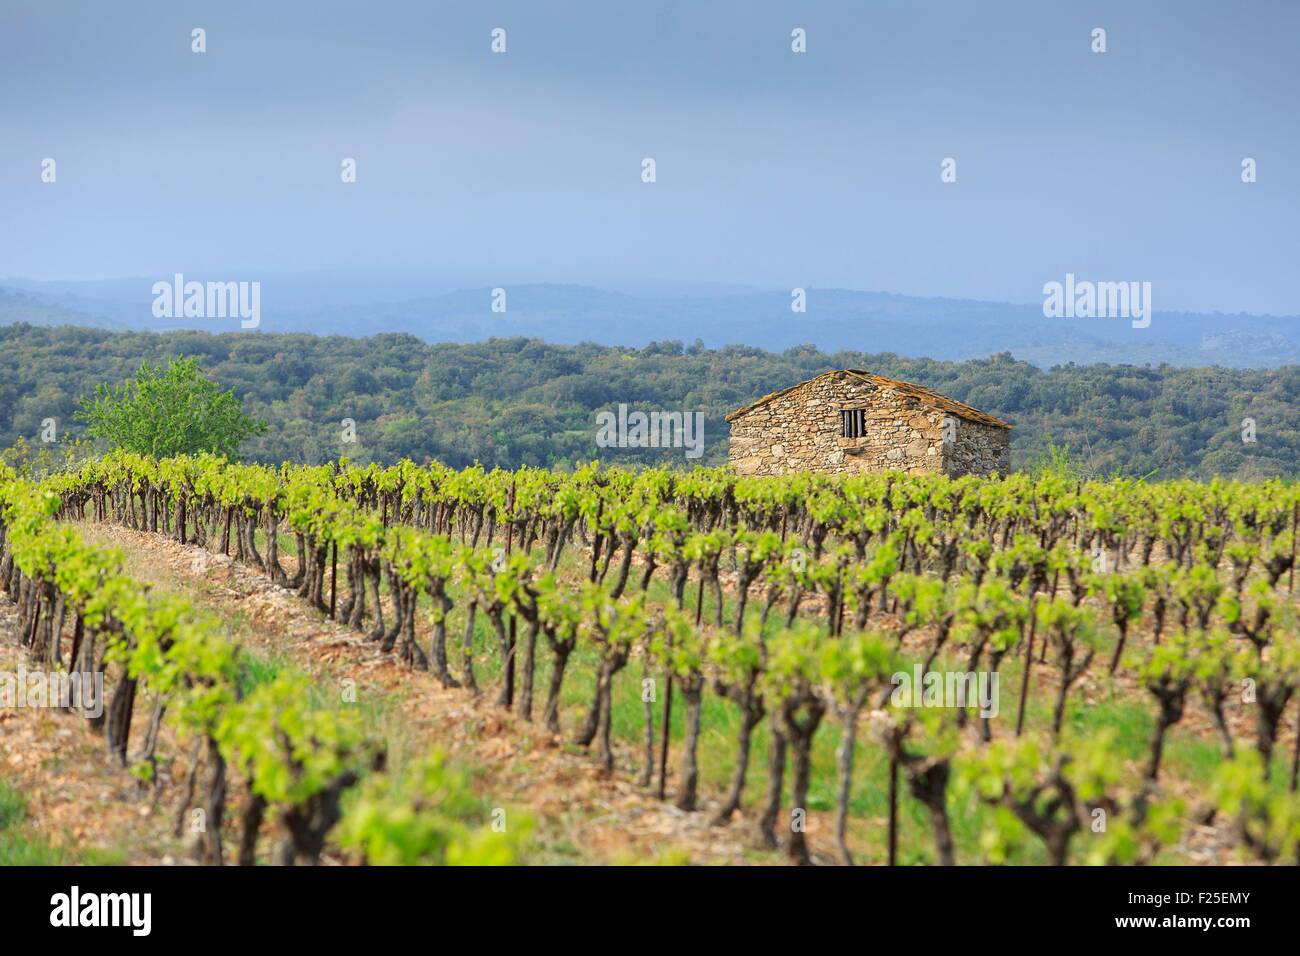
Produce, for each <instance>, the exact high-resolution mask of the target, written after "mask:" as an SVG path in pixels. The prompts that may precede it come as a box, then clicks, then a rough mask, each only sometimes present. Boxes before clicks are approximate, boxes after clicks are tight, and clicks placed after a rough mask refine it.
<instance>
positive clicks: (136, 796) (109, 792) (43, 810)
mask: <svg viewBox="0 0 1300 956" xmlns="http://www.w3.org/2000/svg"><path fill="white" fill-rule="evenodd" d="M17 627H18V615H17V614H16V613H15V610H14V606H13V605H12V604H10V603H9V602H8V600H3V599H0V635H4V638H5V639H4V640H0V672H3V673H5V674H7V675H13V677H14V679H15V680H17V679H19V678H20V677H24V675H25V674H29V673H30V672H31V671H32V670H33V669H34V667H35V665H34V664H32V662H31V661H30V659H29V656H28V653H27V651H26V650H25V649H24V648H21V647H19V646H18V644H17V640H16V637H15V635H16V632H17ZM15 693H16V692H15ZM17 702H18V701H17V699H15V701H14V703H15V704H16V703H17ZM0 780H3V781H4V782H5V783H6V784H8V785H9V786H11V787H13V788H14V789H15V790H17V791H18V792H19V793H20V794H21V795H22V797H23V798H24V801H25V803H26V805H27V819H26V821H25V824H24V829H26V830H29V831H30V832H31V833H33V834H35V835H38V836H39V837H40V838H41V839H42V840H43V841H44V842H45V843H47V844H48V845H49V846H50V847H52V848H53V849H54V850H55V851H56V852H57V853H58V855H59V859H60V860H61V861H64V862H74V863H75V862H88V863H129V864H134V863H173V862H180V861H181V860H182V859H183V858H184V854H183V853H182V849H181V842H180V841H179V840H177V839H175V838H173V837H172V835H171V826H170V820H169V814H168V811H167V808H166V806H165V805H160V804H158V803H157V802H155V801H154V800H153V799H151V796H150V793H149V790H148V788H146V787H144V786H143V785H142V784H140V783H139V781H137V780H136V779H135V778H134V777H132V776H131V775H130V774H129V773H128V772H127V771H126V769H125V768H123V767H122V766H121V764H119V763H117V762H116V761H114V760H111V759H110V758H109V756H108V754H107V752H106V750H105V747H104V739H103V737H101V736H99V735H97V734H96V733H94V732H93V731H92V730H91V729H90V727H89V725H88V724H87V722H86V720H85V718H83V717H81V716H80V715H78V714H73V713H70V712H68V711H63V710H55V709H51V708H49V707H43V706H23V707H18V706H14V707H2V708H0Z"/></svg>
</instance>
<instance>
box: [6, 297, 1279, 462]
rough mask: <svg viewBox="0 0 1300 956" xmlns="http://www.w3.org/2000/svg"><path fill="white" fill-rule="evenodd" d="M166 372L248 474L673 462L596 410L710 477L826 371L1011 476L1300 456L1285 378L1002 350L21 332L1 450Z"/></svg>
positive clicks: (12, 359)
mask: <svg viewBox="0 0 1300 956" xmlns="http://www.w3.org/2000/svg"><path fill="white" fill-rule="evenodd" d="M178 355H185V356H189V357H193V358H195V359H197V361H198V363H199V365H200V366H201V367H202V369H203V370H204V371H205V373H206V374H207V375H209V376H210V377H211V378H212V379H213V380H214V381H215V382H216V383H217V385H219V386H220V388H221V389H222V390H230V389H233V392H234V394H235V396H236V397H238V398H239V399H240V400H241V401H242V402H243V405H244V408H245V409H246V410H247V412H248V413H249V415H250V416H252V417H253V418H254V419H256V420H259V421H265V422H266V423H267V427H266V429H265V431H264V432H263V433H262V434H260V435H257V436H254V437H252V438H250V439H249V440H248V441H246V442H244V443H243V445H242V446H241V454H242V457H244V458H245V459H248V460H251V461H257V462H268V463H269V462H280V461H286V460H287V461H295V462H301V463H306V464H312V463H320V462H324V461H327V460H329V459H332V458H336V457H338V456H340V455H344V456H347V457H349V458H351V459H353V460H355V461H360V462H372V461H373V462H378V463H392V462H395V461H398V460H401V459H403V458H409V459H412V460H414V461H426V460H430V459H436V460H438V461H442V462H445V463H447V464H449V465H452V466H457V467H464V466H467V465H469V464H472V463H473V462H475V461H478V462H480V463H482V464H483V465H484V466H486V467H493V466H500V467H504V468H517V467H520V466H522V465H535V466H544V467H559V468H571V467H573V466H574V464H575V463H577V462H582V461H589V460H591V459H593V458H600V459H601V460H602V461H611V462H621V463H624V464H632V463H636V462H643V463H646V464H650V463H664V462H672V461H674V460H681V459H682V452H681V450H680V449H620V448H599V447H598V446H597V444H596V415H597V413H598V412H601V411H607V410H611V409H615V408H617V406H618V405H619V404H620V403H626V404H627V405H628V406H629V407H630V408H640V409H644V410H647V411H649V410H673V411H690V412H696V411H699V412H703V413H704V422H705V426H704V427H705V438H704V456H703V458H702V459H701V460H700V461H698V462H690V463H688V462H686V461H684V460H681V464H683V465H686V464H695V463H703V464H721V463H723V462H725V461H726V456H727V434H728V427H727V425H726V422H725V420H724V416H725V415H726V414H727V413H728V412H729V411H731V410H733V409H735V408H738V407H740V406H742V405H745V404H747V403H749V402H752V401H753V400H754V399H756V398H758V397H759V396H761V395H764V394H766V393H768V392H770V391H773V390H776V389H779V388H783V387H785V386H788V385H792V384H794V383H796V382H799V381H803V380H805V379H807V378H811V377H812V376H814V375H816V374H818V373H820V372H823V371H826V370H828V369H832V368H863V369H868V370H870V371H873V372H876V373H879V374H882V375H886V376H890V377H893V378H900V379H904V380H906V381H910V382H915V383H917V384H921V385H925V386H927V387H930V388H933V389H935V390H937V391H939V392H941V393H943V394H945V395H949V396H951V397H953V398H955V399H958V400H959V401H963V402H966V403H968V404H970V405H973V406H974V407H976V408H979V409H980V410H982V411H986V412H989V413H990V414H993V415H997V416H998V417H1001V418H1004V419H1006V420H1008V421H1011V422H1012V423H1013V424H1014V426H1015V429H1014V431H1013V434H1012V458H1013V462H1014V463H1015V465H1016V466H1017V467H1027V466H1029V465H1031V464H1032V463H1034V462H1037V461H1040V460H1042V459H1043V458H1044V456H1045V455H1046V454H1047V453H1048V450H1049V448H1050V447H1052V446H1057V447H1061V446H1068V447H1069V449H1070V453H1071V457H1072V458H1073V460H1074V461H1075V462H1077V463H1078V465H1079V467H1080V468H1081V470H1082V471H1083V472H1084V474H1085V475H1088V476H1098V477H1106V476H1115V475H1126V476H1132V477H1143V476H1155V477H1160V478H1173V477H1195V478H1209V477H1213V476H1216V475H1220V476H1224V477H1234V478H1242V479H1251V478H1259V477H1266V476H1275V475H1276V476H1284V477H1286V476H1293V475H1294V474H1295V473H1296V461H1297V460H1298V459H1300V454H1298V453H1300V429H1298V428H1297V422H1300V367H1296V366H1287V367H1284V368H1279V369H1269V370H1257V369H1228V368H1221V367H1214V368H1198V369H1192V368H1175V367H1172V366H1165V365H1162V366H1159V367H1150V366H1127V365H1073V364H1071V365H1065V366H1058V367H1055V368H1053V369H1050V370H1048V371H1044V370H1042V369H1039V368H1036V367H1034V366H1032V365H1030V364H1028V363H1026V362H1023V361H1019V360H1017V359H1016V358H1014V357H1013V356H1012V355H1011V354H1010V353H1005V352H1004V353H999V354H997V355H992V356H989V357H987V358H982V359H973V360H969V361H964V362H945V361H936V360H932V359H925V358H906V357H902V356H898V355H893V354H871V353H866V352H834V353H827V352H822V351H819V350H818V349H816V348H813V347H811V346H801V347H797V348H792V349H787V350H786V351H783V352H767V351H763V350H761V349H756V348H750V347H747V346H740V345H733V346H727V347H724V348H721V349H706V348H704V347H703V346H702V345H701V344H700V343H699V342H696V343H695V344H694V345H685V344H684V343H682V342H677V341H670V342H657V343H652V344H650V345H648V346H646V347H644V348H622V347H609V346H598V345H593V344H580V345H554V344H550V343H547V342H544V341H542V340H539V339H525V338H509V339H491V340H489V341H487V342H481V343H471V344H453V343H442V344H433V345H430V344H427V343H424V342H422V341H420V340H419V339H417V338H415V337H413V336H410V335H402V334H384V335H376V336H372V337H369V338H346V337H340V336H331V337H316V336H311V335H269V334H248V333H228V334H222V335H212V334H207V333H201V332H172V333H165V334H153V333H113V332H106V331H99V330H91V329H82V328H73V327H67V326H64V327H57V328H42V327H34V326H31V325H26V324H21V323H20V324H16V325H11V326H5V327H0V447H7V446H10V445H12V444H13V443H15V442H17V441H18V440H20V439H22V440H25V441H26V442H28V443H29V444H33V445H39V444H40V443H41V440H42V438H43V437H45V438H48V436H49V434H50V431H51V429H50V425H51V420H52V422H53V426H54V433H55V434H56V436H57V439H58V441H60V442H62V441H67V440H69V439H71V438H74V437H76V436H77V435H79V434H80V433H81V431H82V426H81V425H80V424H79V423H78V422H77V421H76V420H75V419H74V415H75V413H76V411H77V407H78V402H79V401H80V400H81V399H83V398H85V397H86V396H88V395H93V394H94V392H95V389H96V387H97V386H100V385H107V386H111V387H115V386H117V385H119V384H120V383H121V382H123V381H125V380H127V379H129V378H131V377H132V376H134V375H135V374H136V372H137V370H138V368H139V366H140V364H141V363H142V362H151V363H158V364H161V363H164V362H166V361H168V360H170V359H173V358H174V357H176V356H178ZM345 420H346V421H347V422H350V423H351V425H350V426H349V425H347V424H345ZM352 438H355V441H352V440H351V439H352ZM1252 439H1253V440H1252Z"/></svg>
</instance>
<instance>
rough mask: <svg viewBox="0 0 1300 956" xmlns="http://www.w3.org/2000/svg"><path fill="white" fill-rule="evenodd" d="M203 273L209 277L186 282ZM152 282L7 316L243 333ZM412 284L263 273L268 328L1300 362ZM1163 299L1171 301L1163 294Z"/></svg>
mask: <svg viewBox="0 0 1300 956" xmlns="http://www.w3.org/2000/svg"><path fill="white" fill-rule="evenodd" d="M187 278H190V279H198V280H203V279H204V278H205V277H203V276H187ZM152 281H153V280H150V279H131V280H127V279H115V280H111V281H104V282H48V283H41V282H24V281H19V280H6V281H5V282H0V325H3V324H10V323H13V322H31V323H32V324H35V325H48V324H57V323H59V322H63V323H70V324H78V325H83V326H87V327H91V328H110V329H117V330H127V329H129V330H135V331H154V332H159V331H174V330H179V329H193V330H199V331H207V332H224V331H231V330H234V329H236V328H237V327H238V323H237V321H235V320H229V319H227V320H221V319H213V320H207V319H158V318H155V317H154V316H153V314H152V312H151V305H152V301H153V298H152V294H151V292H150V289H151V286H152ZM421 289H422V286H421V283H419V282H417V281H414V280H403V281H394V280H384V281H380V280H355V279H345V278H337V277H328V276H323V277H302V276H297V277H286V278H271V279H266V280H263V282H262V323H261V327H260V329H259V331H260V332H263V333H290V332H311V333H314V334H323V335H346V336H353V337H355V336H359V335H373V334H375V333H379V332H400V333H406V334H409V335H413V336H415V337H417V338H419V339H421V340H423V341H425V342H483V341H486V340H487V339H489V338H491V337H494V336H496V337H515V336H524V337H529V338H533V337H536V338H542V339H545V340H546V341H548V342H554V343H561V344H576V343H579V342H596V343H598V344H602V345H631V346H643V345H646V344H648V343H650V342H655V341H664V340H674V339H675V340H680V341H682V342H694V341H695V340H696V339H697V338H698V339H699V340H701V342H702V343H703V344H704V345H705V346H706V347H709V348H719V347H722V346H725V345H737V344H740V345H747V346H751V347H755V348H762V349H767V350H775V351H779V350H782V349H786V348H790V347H792V346H795V345H800V344H804V343H811V344H813V345H815V346H817V347H818V348H819V349H822V350H824V351H830V352H833V351H839V350H852V351H869V352H873V353H881V352H892V353H894V354H897V355H906V356H913V357H920V356H927V357H930V358H938V359H945V360H949V361H960V360H963V359H968V358H980V357H984V356H989V355H995V354H997V353H1000V352H1010V353H1011V354H1012V355H1014V356H1015V357H1016V358H1018V359H1022V360H1024V361H1026V362H1029V363H1031V364H1033V365H1037V366H1039V367H1041V368H1050V367H1052V366H1054V365H1062V364H1066V363H1068V362H1075V363H1077V364H1091V363H1096V362H1108V363H1112V364H1134V365H1147V364H1150V365H1159V364H1161V363H1166V364H1169V365H1179V366H1189V367H1191V366H1204V365H1224V366H1227V367H1230V368H1278V367H1280V366H1283V365H1291V364H1300V317H1296V316H1283V317H1277V316H1255V315H1223V314H1219V313H1213V314H1202V313H1176V312H1160V311H1156V313H1155V314H1154V316H1153V319H1152V322H1151V325H1150V327H1149V328H1145V329H1134V328H1132V326H1131V324H1130V322H1129V321H1128V320H1126V319H1047V318H1044V316H1043V312H1042V308H1041V306H1040V305H1037V304H1033V305H1013V304H1008V303H997V302H978V301H972V300H965V299H925V298H915V297H910V296H901V295H891V294H889V293H884V292H855V291H847V290H842V289H809V290H807V312H805V313H802V314H796V313H793V312H791V310H790V293H789V290H774V291H752V290H751V291H730V290H707V289H699V288H694V289H685V290H683V289H679V288H674V287H671V286H663V287H661V288H660V289H659V290H658V291H656V287H655V286H653V285H651V286H646V285H642V286H639V287H637V289H636V291H635V292H629V291H612V290H607V289H594V288H590V287H586V286H573V285H520V286H507V287H505V291H506V311H505V312H493V311H492V310H491V302H492V289H491V288H490V287H486V286H485V287H481V288H474V289H465V290H456V291H449V290H445V289H444V290H438V291H436V292H432V293H430V292H422V291H421ZM1157 305H1158V299H1157Z"/></svg>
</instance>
